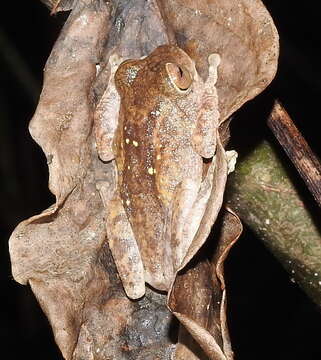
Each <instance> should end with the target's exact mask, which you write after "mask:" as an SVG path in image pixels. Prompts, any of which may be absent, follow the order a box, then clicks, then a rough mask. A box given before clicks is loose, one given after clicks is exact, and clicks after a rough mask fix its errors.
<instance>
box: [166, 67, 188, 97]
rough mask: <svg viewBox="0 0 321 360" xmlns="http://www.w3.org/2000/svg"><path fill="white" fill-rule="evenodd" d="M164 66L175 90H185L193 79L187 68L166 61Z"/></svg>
mask: <svg viewBox="0 0 321 360" xmlns="http://www.w3.org/2000/svg"><path fill="white" fill-rule="evenodd" d="M165 67H166V71H167V74H168V76H169V79H170V81H171V83H172V84H173V85H174V87H175V88H176V89H177V90H180V91H186V90H188V89H189V87H190V86H191V84H192V81H193V80H192V77H191V74H190V73H189V71H188V70H187V69H185V68H184V67H183V66H178V65H176V64H173V63H167V64H166V65H165Z"/></svg>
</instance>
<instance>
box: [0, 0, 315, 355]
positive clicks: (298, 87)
mask: <svg viewBox="0 0 321 360" xmlns="http://www.w3.org/2000/svg"><path fill="white" fill-rule="evenodd" d="M264 3H265V5H266V6H267V7H268V9H269V11H270V12H271V15H272V17H273V19H274V21H275V23H276V26H277V28H278V30H279V33H280V41H281V55H280V66H279V71H278V74H277V77H276V79H275V80H274V82H273V84H272V85H271V86H270V87H269V88H268V89H267V90H266V91H265V92H264V93H263V94H261V95H260V96H258V97H257V98H256V99H255V100H253V101H251V102H250V103H248V104H246V105H245V106H244V107H243V109H241V111H239V112H238V114H237V115H236V116H235V118H234V120H233V122H232V139H233V141H234V147H236V150H238V152H239V153H240V154H241V155H242V154H244V153H245V152H246V151H249V150H250V149H251V148H253V147H254V146H255V144H256V143H257V142H258V141H260V140H261V139H262V138H263V137H265V138H268V139H270V140H271V141H274V140H273V137H272V136H271V134H270V133H269V131H268V129H267V128H266V124H265V122H266V116H267V114H268V112H269V110H270V108H271V102H272V100H273V99H274V98H275V97H278V98H279V99H280V100H281V101H282V102H283V104H284V105H285V107H286V109H287V110H288V112H289V113H290V115H291V116H292V118H293V119H295V122H296V124H297V125H298V127H299V128H300V130H301V131H302V132H303V134H304V136H305V138H306V140H307V141H308V142H309V144H310V146H311V147H312V149H313V150H314V151H315V152H316V153H317V154H318V155H319V156H320V154H321V143H320V132H319V116H318V114H317V108H318V106H319V101H320V88H321V77H320V67H319V66H320V57H319V56H318V55H317V54H319V52H320V31H319V22H320V20H319V14H318V12H317V11H316V10H315V9H313V7H312V6H311V3H310V2H308V1H305V2H301V1H300V2H294V1H280V0H266V1H265V2H264ZM0 16H1V23H0V69H1V70H0V81H1V87H0V188H1V202H0V266H1V269H0V286H1V290H0V296H1V312H0V314H1V317H0V344H1V345H0V351H1V353H2V355H1V357H2V358H5V357H4V354H7V357H6V358H8V359H12V360H17V359H22V358H26V359H33V360H37V359H47V360H51V359H52V360H58V359H61V355H60V353H59V350H58V349H57V347H56V345H55V343H54V341H53V337H52V333H51V330H50V327H49V324H48V322H47V320H46V318H45V316H44V315H43V313H42V311H41V309H40V308H39V306H38V305H37V302H36V300H35V299H34V297H33V295H32V293H31V291H30V289H29V288H28V287H27V286H21V285H19V284H18V283H16V282H15V281H14V280H13V278H12V276H11V271H10V260H9V257H8V243H7V241H8V238H9V236H10V233H11V232H12V230H13V229H14V227H15V226H16V225H17V224H18V223H19V222H20V221H21V220H23V219H26V218H28V217H30V216H31V215H34V214H36V213H39V212H40V211H42V210H43V209H45V208H46V207H48V206H49V205H50V204H52V203H53V201H54V199H53V197H52V195H51V194H50V193H49V191H48V188H47V182H48V174H47V166H46V161H45V157H44V155H43V154H42V152H41V150H40V148H39V147H38V146H37V145H36V144H35V143H34V142H33V141H32V139H31V137H30V135H29V133H28V130H27V127H28V122H29V120H30V119H31V117H32V115H33V112H34V110H35V107H36V103H37V99H38V96H39V91H40V88H41V82H42V69H43V67H44V65H45V61H46V59H47V57H48V55H49V53H50V49H51V47H52V45H53V44H54V41H55V39H56V38H57V36H58V33H59V30H60V28H61V26H62V24H63V22H64V20H65V18H66V15H65V14H63V15H56V16H53V17H52V16H50V15H49V11H48V10H47V8H46V7H45V6H44V5H43V4H42V3H40V1H37V0H30V1H11V2H10V1H7V2H6V9H3V8H2V9H1V15H0ZM16 54H17V55H18V56H17V55H16ZM19 58H20V62H19V61H18V62H17V59H19ZM26 84H27V85H26ZM244 134H247V135H250V136H248V137H247V144H246V146H244V141H243V140H242V139H241V136H242V135H244ZM242 144H243V145H242ZM276 146H277V145H276ZM280 154H281V155H282V150H280ZM298 183H299V184H300V180H298ZM306 201H309V202H311V201H313V200H312V199H311V197H310V196H309V195H307V197H306ZM316 211H318V210H316ZM318 215H320V214H318ZM226 272H227V276H228V289H229V299H230V304H229V318H230V331H231V337H232V344H233V348H234V350H235V354H236V357H235V358H236V360H252V359H253V360H254V359H255V360H258V359H260V360H265V359H283V360H284V359H286V360H287V359H291V360H296V359H300V360H301V359H309V360H310V359H311V360H313V359H321V348H320V334H321V321H320V312H319V310H318V308H317V306H316V305H314V304H313V303H312V302H311V301H310V300H309V299H308V298H307V297H306V296H305V294H304V293H303V292H302V291H301V290H300V289H299V288H298V287H297V285H296V284H295V283H292V282H291V281H290V277H289V275H288V274H287V273H286V272H285V271H284V270H283V268H282V267H281V265H280V264H279V263H278V262H277V261H276V260H275V259H274V257H273V256H272V255H271V254H270V253H269V252H268V251H267V250H266V249H265V247H264V246H263V245H262V243H261V242H260V241H259V239H257V238H255V236H254V235H253V234H252V233H251V232H250V231H249V230H248V229H246V231H245V233H244V235H243V236H242V238H241V239H240V240H239V242H238V244H237V245H236V246H235V248H234V249H233V250H232V252H231V255H230V257H229V259H228V261H227V271H226ZM187 360H188V359H187Z"/></svg>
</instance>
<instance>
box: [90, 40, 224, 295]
mask: <svg viewBox="0 0 321 360" xmlns="http://www.w3.org/2000/svg"><path fill="white" fill-rule="evenodd" d="M110 59H111V60H110V62H109V67H110V77H109V83H108V85H107V90H106V92H105V93H106V98H105V99H104V101H102V103H104V104H109V111H105V112H104V111H103V110H100V111H98V112H97V113H98V114H100V117H99V116H98V120H97V121H96V123H97V124H98V125H96V138H97V147H98V153H99V154H100V157H101V159H102V160H104V161H113V162H114V164H115V165H114V166H115V176H116V186H115V190H114V192H113V194H112V196H111V198H110V199H109V202H108V206H106V207H107V214H106V229H107V238H108V242H109V247H110V249H111V253H112V255H113V258H114V261H115V264H116V267H117V270H118V274H119V276H120V279H121V281H122V284H123V287H124V290H125V292H126V294H127V296H128V297H129V298H131V299H138V298H140V297H142V296H143V295H144V293H145V286H146V283H147V284H148V285H149V286H151V287H152V288H154V289H156V290H159V291H165V292H166V291H168V289H169V288H170V286H171V283H172V282H173V279H174V277H175V274H176V272H177V270H178V269H179V267H180V264H181V263H182V261H183V259H184V257H185V255H186V253H187V251H188V248H189V246H190V245H191V243H192V240H193V237H194V235H195V233H196V231H197V224H196V225H195V224H194V225H193V224H192V223H193V216H194V215H193V212H194V209H195V208H196V207H197V206H198V205H197V199H198V195H199V192H200V189H201V186H202V182H203V180H204V168H205V167H204V164H205V163H206V159H209V161H211V160H212V159H213V157H215V151H216V142H217V140H216V139H217V134H218V126H219V117H220V113H219V109H218V95H217V90H216V86H215V85H216V82H217V76H218V67H219V64H220V56H219V54H211V55H210V56H209V57H208V64H209V68H208V77H207V79H206V80H203V79H202V77H201V76H200V75H199V74H198V72H197V69H196V65H195V62H194V60H193V59H192V58H191V57H190V56H189V55H188V54H187V53H186V52H185V51H184V50H183V49H181V48H180V47H178V46H176V45H161V46H159V47H157V48H156V49H155V50H154V51H152V52H151V53H150V54H149V55H147V56H145V57H143V58H139V59H127V60H125V61H123V62H121V61H120V60H119V59H117V61H115V58H114V57H111V58H110ZM102 113H105V114H107V115H106V116H105V117H104V119H105V120H104V121H102V120H101V118H102ZM99 119H100V120H99ZM106 124H107V125H106ZM106 129H108V131H107V130H106ZM197 221H200V219H198V220H197ZM197 221H196V222H197ZM194 223H195V221H194Z"/></svg>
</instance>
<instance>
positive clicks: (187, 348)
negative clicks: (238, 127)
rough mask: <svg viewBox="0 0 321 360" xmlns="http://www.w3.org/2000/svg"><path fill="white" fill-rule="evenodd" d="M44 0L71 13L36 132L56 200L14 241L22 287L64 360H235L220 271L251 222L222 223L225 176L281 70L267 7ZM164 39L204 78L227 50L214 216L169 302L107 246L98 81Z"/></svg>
mask: <svg viewBox="0 0 321 360" xmlns="http://www.w3.org/2000/svg"><path fill="white" fill-rule="evenodd" d="M43 2H45V3H46V4H47V5H48V6H49V7H50V8H51V10H52V11H53V12H56V11H64V10H69V9H72V11H71V14H70V15H69V18H68V20H67V22H66V23H65V26H64V28H63V30H62V32H61V34H60V36H59V38H58V40H57V42H56V44H55V46H54V48H53V50H52V53H51V55H50V57H49V59H48V61H47V64H46V68H45V73H44V85H43V90H42V93H41V97H40V100H39V104H38V107H37V110H36V113H35V115H34V117H33V119H32V121H31V123H30V132H31V135H32V137H33V138H34V139H35V141H36V142H37V143H38V144H39V145H40V146H41V147H42V149H43V151H44V153H45V155H46V157H47V161H48V167H49V173H50V177H49V188H50V190H51V191H52V193H53V194H54V195H55V196H56V203H55V204H54V205H53V206H52V207H50V208H49V209H47V210H45V211H43V212H42V213H41V214H39V215H36V216H34V217H32V218H30V219H28V220H25V221H23V222H22V223H20V224H19V225H18V226H17V228H16V229H15V231H14V232H13V234H12V236H11V239H10V255H11V260H12V271H13V275H14V278H15V279H16V281H18V282H20V283H21V284H27V283H29V284H30V286H31V288H32V290H33V292H34V293H35V295H36V297H37V299H38V301H39V303H40V305H41V307H42V309H43V310H44V311H45V313H46V315H47V316H48V318H49V320H50V323H51V325H52V328H53V331H54V335H55V339H56V342H57V344H58V346H59V347H60V349H61V352H62V354H63V356H64V358H65V359H68V360H69V359H74V360H76V359H78V360H80V359H97V360H98V359H145V360H146V359H162V360H165V359H177V360H178V359H191V360H193V359H216V360H223V359H232V358H233V352H232V349H231V344H230V341H229V336H228V329H227V324H226V290H225V284H224V272H223V262H224V259H225V257H226V256H227V254H228V251H229V249H230V248H231V246H232V244H233V243H234V242H235V241H236V239H237V238H238V236H239V235H240V233H241V225H240V223H239V220H238V218H237V217H236V215H234V214H233V213H231V212H229V211H225V212H221V214H220V215H219V217H218V214H219V211H220V209H221V206H222V202H223V194H224V188H225V182H226V177H227V160H226V156H225V150H224V148H223V146H222V143H225V142H226V139H227V137H228V130H227V121H225V120H226V119H227V118H228V117H229V116H230V115H231V114H232V113H233V112H234V111H235V110H237V109H238V108H239V107H240V106H241V105H242V104H243V103H244V102H246V101H248V100H249V99H251V98H253V97H254V96H255V95H257V94H258V93H260V92H261V91H262V90H263V89H264V88H265V87H266V86H267V85H268V84H269V83H270V81H271V80H272V78H273V76H274V74H275V71H276V66H277V56H278V36H277V32H276V30H275V27H274V25H273V22H272V20H271V18H270V16H269V14H268V12H267V10H266V9H265V7H264V6H263V4H262V3H261V1H258V0H215V1H214V0H213V1H209V0H149V1H145V0H119V1H116V0H115V1H102V0H75V1H69V0H61V1H53V0H44V1H43ZM166 43H171V44H176V45H178V46H180V47H181V48H183V49H184V50H185V51H186V52H187V53H188V54H189V55H190V56H191V57H192V58H193V59H194V60H195V62H196V66H197V70H198V72H199V73H200V74H201V76H202V77H203V78H204V79H205V78H206V77H207V73H208V64H207V58H208V55H209V54H211V53H218V54H220V56H221V58H222V60H221V65H220V67H219V79H218V84H217V88H218V94H219V102H220V113H221V119H220V122H221V127H220V135H219V136H218V137H219V138H218V148H217V153H216V162H215V167H214V170H213V175H212V177H210V178H209V179H210V181H208V183H206V184H204V188H203V191H204V192H209V194H210V195H209V200H208V203H207V207H206V211H205V214H204V216H203V219H202V221H201V224H200V226H199V229H198V231H197V234H196V236H195V238H194V241H193V243H192V245H191V247H190V249H189V251H188V254H187V256H186V257H185V259H184V261H183V264H182V266H181V268H180V271H179V272H178V274H177V276H176V279H175V281H174V282H173V284H172V287H171V289H170V291H169V293H168V294H167V295H166V294H159V293H157V292H156V291H153V290H152V289H148V291H147V293H146V295H145V297H143V298H142V299H140V300H138V301H131V300H129V299H128V298H127V297H126V295H125V293H124V291H123V288H122V284H121V282H120V280H119V277H118V275H117V270H116V268H115V265H114V263H113V259H112V257H111V254H110V251H109V248H108V244H107V240H106V228H105V212H106V207H108V201H109V200H110V197H111V194H112V193H113V190H114V188H115V174H114V166H113V164H112V162H107V163H104V162H102V161H101V160H99V158H98V155H97V151H96V147H95V139H94V134H93V131H92V129H93V114H94V111H95V106H96V104H97V103H99V100H100V98H101V96H102V94H103V92H104V90H105V88H106V84H107V80H108V77H109V75H110V74H108V72H106V73H105V72H101V73H100V75H99V76H98V77H97V76H96V64H100V66H104V64H106V63H107V62H108V58H109V56H110V54H111V53H117V54H118V55H119V56H121V57H123V58H138V57H141V56H143V55H147V54H149V53H150V52H151V51H152V50H153V49H155V48H156V47H157V46H159V45H162V44H166ZM208 171H210V170H208ZM102 193H103V194H104V198H103V199H102V198H101V196H100V194H102ZM102 200H103V201H102ZM217 219H218V220H217ZM216 220H217V221H216ZM215 221H216V223H215V226H214V229H215V231H214V233H213V236H211V237H210V238H208V236H209V234H210V231H211V228H212V225H213V224H214V222H215ZM207 238H208V240H207V242H206V243H205V240H206V239H207ZM204 243H205V244H204ZM173 314H174V315H175V317H176V318H177V319H178V321H179V323H180V324H181V325H180V326H179V331H178V335H177V331H176V332H175V327H177V325H178V322H177V320H174V319H175V318H174V317H173ZM231 321H233V319H231ZM182 325H183V326H182Z"/></svg>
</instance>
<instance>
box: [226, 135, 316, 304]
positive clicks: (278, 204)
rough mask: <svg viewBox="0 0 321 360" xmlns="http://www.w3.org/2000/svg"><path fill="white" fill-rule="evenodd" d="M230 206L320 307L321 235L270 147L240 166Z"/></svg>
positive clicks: (263, 146) (232, 185) (230, 186)
mask: <svg viewBox="0 0 321 360" xmlns="http://www.w3.org/2000/svg"><path fill="white" fill-rule="evenodd" d="M227 200H228V203H229V205H230V207H231V208H232V209H234V210H235V211H236V212H237V213H238V214H239V216H240V217H241V218H242V220H243V221H244V222H245V223H246V224H247V225H248V226H249V227H250V228H251V229H252V230H253V231H254V232H255V233H256V234H257V235H258V237H259V238H260V239H261V240H262V241H263V242H264V244H265V245H266V246H267V247H268V248H269V249H270V250H271V252H272V253H273V254H274V255H275V256H276V257H277V258H278V259H279V261H280V262H281V263H282V265H283V266H284V267H285V269H286V270H287V271H288V272H289V274H290V276H291V280H292V281H295V282H297V283H298V284H299V285H300V286H301V287H302V288H303V289H304V290H305V291H306V293H307V294H308V295H309V296H310V297H311V298H312V299H313V300H314V301H315V302H316V303H317V304H319V305H321V236H320V231H319V230H318V227H317V224H316V223H315V219H314V217H313V215H312V214H311V213H310V211H309V209H308V208H307V205H306V204H305V203H304V199H303V198H302V197H301V195H300V194H299V192H298V190H297V188H296V186H295V184H294V183H293V181H292V180H291V178H290V177H289V171H288V169H287V168H286V166H284V164H283V163H282V162H281V161H280V159H279V158H278V155H277V154H276V152H275V150H274V149H273V147H272V146H271V144H269V143H267V142H263V143H261V144H260V145H259V146H258V147H257V148H256V149H255V150H254V151H253V152H252V153H250V154H249V155H248V156H246V157H245V158H244V159H242V160H241V161H240V162H239V164H238V165H237V167H236V170H235V173H234V174H231V176H230V179H229V183H228V191H227ZM317 210H318V209H317Z"/></svg>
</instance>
